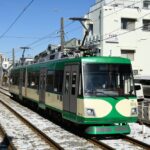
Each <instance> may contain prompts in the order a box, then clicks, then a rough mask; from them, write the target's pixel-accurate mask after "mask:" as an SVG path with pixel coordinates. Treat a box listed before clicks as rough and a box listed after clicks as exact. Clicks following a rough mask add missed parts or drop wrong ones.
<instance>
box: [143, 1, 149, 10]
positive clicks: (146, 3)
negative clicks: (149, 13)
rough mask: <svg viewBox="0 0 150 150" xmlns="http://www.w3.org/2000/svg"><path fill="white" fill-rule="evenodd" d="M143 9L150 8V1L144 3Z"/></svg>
mask: <svg viewBox="0 0 150 150" xmlns="http://www.w3.org/2000/svg"><path fill="white" fill-rule="evenodd" d="M143 8H146V9H148V8H150V1H143Z"/></svg>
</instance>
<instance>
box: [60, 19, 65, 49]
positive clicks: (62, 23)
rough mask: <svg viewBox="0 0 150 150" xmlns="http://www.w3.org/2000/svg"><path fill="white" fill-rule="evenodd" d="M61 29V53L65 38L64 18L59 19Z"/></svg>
mask: <svg viewBox="0 0 150 150" xmlns="http://www.w3.org/2000/svg"><path fill="white" fill-rule="evenodd" d="M60 23H61V29H60V37H61V51H63V50H64V43H65V38H64V18H63V17H62V18H61V21H60Z"/></svg>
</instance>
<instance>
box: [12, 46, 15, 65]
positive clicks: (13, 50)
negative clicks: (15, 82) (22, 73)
mask: <svg viewBox="0 0 150 150" xmlns="http://www.w3.org/2000/svg"><path fill="white" fill-rule="evenodd" d="M12 57H13V60H12V65H13V67H14V65H15V49H14V48H13V49H12Z"/></svg>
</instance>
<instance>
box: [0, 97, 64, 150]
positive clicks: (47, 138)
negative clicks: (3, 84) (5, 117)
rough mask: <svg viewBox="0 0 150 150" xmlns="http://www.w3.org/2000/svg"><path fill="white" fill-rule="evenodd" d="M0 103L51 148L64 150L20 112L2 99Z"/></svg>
mask: <svg viewBox="0 0 150 150" xmlns="http://www.w3.org/2000/svg"><path fill="white" fill-rule="evenodd" d="M0 102H1V103H2V104H3V105H4V106H5V107H6V108H7V109H9V110H10V111H11V112H12V113H13V114H14V115H15V116H17V117H18V118H19V119H20V120H22V121H23V122H24V123H25V124H26V125H27V126H29V127H30V128H31V129H32V130H33V131H34V132H36V133H37V134H38V135H39V136H40V137H41V139H43V140H44V141H45V142H46V143H47V144H49V145H50V146H51V147H54V148H55V149H58V150H64V148H62V147H61V146H60V145H59V144H58V143H56V142H55V141H54V140H52V139H51V138H50V137H49V136H47V135H46V134H45V133H43V132H42V131H41V130H40V129H38V128H37V127H36V126H34V125H33V124H32V123H30V122H29V121H28V120H27V119H25V118H24V117H23V116H21V115H20V114H19V113H18V112H16V111H15V110H14V109H12V108H11V107H10V106H8V105H7V104H6V103H5V102H3V100H1V99H0Z"/></svg>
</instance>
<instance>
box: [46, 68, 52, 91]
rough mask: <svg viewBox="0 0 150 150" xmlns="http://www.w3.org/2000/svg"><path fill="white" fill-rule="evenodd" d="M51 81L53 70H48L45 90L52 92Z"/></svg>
mask: <svg viewBox="0 0 150 150" xmlns="http://www.w3.org/2000/svg"><path fill="white" fill-rule="evenodd" d="M53 83H54V71H48V73H47V84H46V91H48V92H53Z"/></svg>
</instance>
